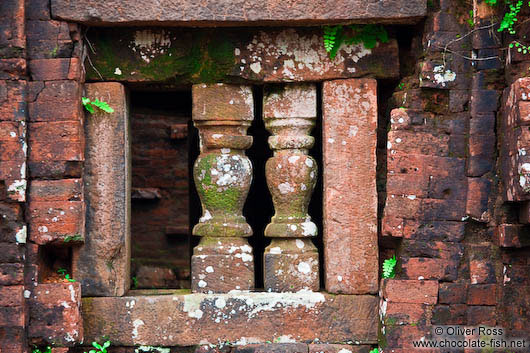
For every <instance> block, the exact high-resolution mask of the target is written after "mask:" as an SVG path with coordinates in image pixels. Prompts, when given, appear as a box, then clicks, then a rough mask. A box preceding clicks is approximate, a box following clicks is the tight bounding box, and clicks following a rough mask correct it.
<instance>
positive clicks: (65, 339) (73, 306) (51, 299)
mask: <svg viewBox="0 0 530 353" xmlns="http://www.w3.org/2000/svg"><path fill="white" fill-rule="evenodd" d="M30 298H31V299H30V307H31V311H30V315H31V317H30V324H29V329H28V335H29V336H30V337H33V338H42V339H44V340H46V341H47V342H49V343H52V344H57V345H64V346H67V347H68V346H72V345H74V344H75V343H78V342H80V341H82V340H83V322H82V318H81V312H80V307H81V286H80V284H79V283H78V282H73V283H40V284H39V285H38V286H37V287H35V288H34V289H33V291H32V294H31V297H30Z"/></svg>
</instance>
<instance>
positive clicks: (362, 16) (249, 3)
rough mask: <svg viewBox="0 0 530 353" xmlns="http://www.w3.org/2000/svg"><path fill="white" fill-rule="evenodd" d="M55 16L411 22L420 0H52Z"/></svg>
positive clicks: (161, 21)
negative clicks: (286, 0) (198, 0)
mask: <svg viewBox="0 0 530 353" xmlns="http://www.w3.org/2000/svg"><path fill="white" fill-rule="evenodd" d="M51 11H52V15H53V17H54V18H57V19H61V20H65V21H72V22H81V23H84V24H88V25H91V26H94V25H117V24H120V25H135V26H138V25H157V26H183V25H185V26H204V27H206V26H251V25H271V24H272V25H278V24H296V25H309V24H324V23H332V22H337V21H342V22H352V21H358V22H359V21H362V22H364V23H366V22H375V21H378V22H382V23H415V22H418V21H419V20H420V19H421V17H423V16H425V15H426V12H427V1H425V0H408V1H404V0H383V1H377V2H373V1H362V0H336V1H327V0H305V1H295V2H293V1H289V2H284V1H278V0H268V1H261V0H222V1H220V0H215V1H214V0H206V1H201V2H197V1H193V0H181V1H171V0H161V1H155V2H152V1H137V0H77V1H71V0H52V1H51Z"/></svg>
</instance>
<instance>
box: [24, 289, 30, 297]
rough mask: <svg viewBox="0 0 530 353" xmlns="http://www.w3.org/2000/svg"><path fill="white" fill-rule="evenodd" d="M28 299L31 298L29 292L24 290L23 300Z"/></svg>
mask: <svg viewBox="0 0 530 353" xmlns="http://www.w3.org/2000/svg"><path fill="white" fill-rule="evenodd" d="M29 297H31V292H30V291H29V290H27V289H26V290H25V291H24V298H26V299H29Z"/></svg>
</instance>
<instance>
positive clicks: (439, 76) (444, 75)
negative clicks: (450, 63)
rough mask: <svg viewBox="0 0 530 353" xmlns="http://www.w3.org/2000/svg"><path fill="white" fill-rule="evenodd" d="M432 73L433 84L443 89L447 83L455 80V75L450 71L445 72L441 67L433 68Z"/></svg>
mask: <svg viewBox="0 0 530 353" xmlns="http://www.w3.org/2000/svg"><path fill="white" fill-rule="evenodd" d="M433 72H434V82H435V83H437V84H439V85H442V87H445V86H446V84H447V82H453V81H454V80H455V79H456V73H455V72H453V71H451V70H445V71H444V67H443V65H440V66H435V67H434V69H433Z"/></svg>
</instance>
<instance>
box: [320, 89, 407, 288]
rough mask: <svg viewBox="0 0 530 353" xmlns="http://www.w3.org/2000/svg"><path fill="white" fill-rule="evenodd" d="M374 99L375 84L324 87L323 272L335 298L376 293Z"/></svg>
mask: <svg viewBox="0 0 530 353" xmlns="http://www.w3.org/2000/svg"><path fill="white" fill-rule="evenodd" d="M361 95H362V96H361ZM346 97H348V98H347V99H346ZM362 97H366V98H362ZM376 97H377V92H376V81H375V80H371V79H370V80H364V79H363V80H337V81H330V82H325V83H324V88H323V117H324V118H323V141H324V142H323V155H324V162H323V163H324V215H323V220H324V244H325V245H324V259H325V264H324V268H325V274H326V281H325V282H326V289H327V290H328V291H329V292H332V293H348V294H365V293H375V292H377V290H378V268H377V262H378V260H377V259H378V250H377V249H378V247H377V192H376V185H375V181H376V178H375V175H376V158H375V148H376V145H377V134H376V127H377V99H376ZM345 124H346V126H347V127H346V128H345V127H344V125H345ZM351 151H357V152H356V159H355V162H354V161H353V160H352V158H351ZM346 194H348V195H349V196H348V197H344V195H346ZM345 210H347V211H346V212H345ZM395 216H399V215H395ZM353 254H356V256H352V255H353ZM360 264H362V266H361V267H359V266H360Z"/></svg>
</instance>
